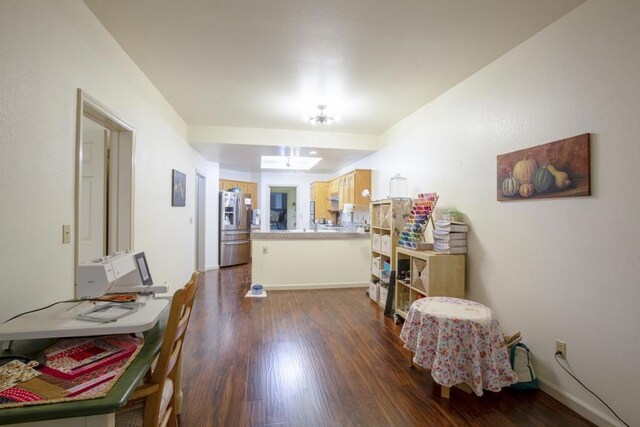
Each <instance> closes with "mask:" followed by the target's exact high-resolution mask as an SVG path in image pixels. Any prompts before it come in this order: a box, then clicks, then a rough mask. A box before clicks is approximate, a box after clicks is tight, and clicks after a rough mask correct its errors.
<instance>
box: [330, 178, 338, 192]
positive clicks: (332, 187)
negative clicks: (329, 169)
mask: <svg viewBox="0 0 640 427" xmlns="http://www.w3.org/2000/svg"><path fill="white" fill-rule="evenodd" d="M339 191H340V184H339V179H338V178H335V179H332V180H331V181H329V195H331V194H338V192H339Z"/></svg>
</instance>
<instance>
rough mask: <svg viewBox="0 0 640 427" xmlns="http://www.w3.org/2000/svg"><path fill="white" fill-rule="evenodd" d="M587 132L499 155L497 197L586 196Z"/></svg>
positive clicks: (588, 160) (504, 198)
mask: <svg viewBox="0 0 640 427" xmlns="http://www.w3.org/2000/svg"><path fill="white" fill-rule="evenodd" d="M589 142H590V138H589V134H588V133H585V134H582V135H578V136H574V137H571V138H566V139H561V140H559V141H554V142H550V143H548V144H542V145H536V146H535V147H531V148H525V149H523V150H518V151H513V152H511V153H506V154H500V155H498V157H497V165H498V182H497V190H498V200H499V201H502V202H504V201H510V200H523V199H542V198H550V197H573V196H589V195H590V194H591V182H590V180H591V178H590V163H591V156H590V153H589Z"/></svg>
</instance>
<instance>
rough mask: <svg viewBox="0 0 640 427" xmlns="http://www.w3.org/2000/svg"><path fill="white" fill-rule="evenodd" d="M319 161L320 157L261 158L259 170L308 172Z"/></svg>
mask: <svg viewBox="0 0 640 427" xmlns="http://www.w3.org/2000/svg"><path fill="white" fill-rule="evenodd" d="M320 160H322V157H298V156H262V157H261V161H260V168H262V169H286V170H309V169H311V168H312V167H314V166H315V165H316V163H318V162H319V161H320Z"/></svg>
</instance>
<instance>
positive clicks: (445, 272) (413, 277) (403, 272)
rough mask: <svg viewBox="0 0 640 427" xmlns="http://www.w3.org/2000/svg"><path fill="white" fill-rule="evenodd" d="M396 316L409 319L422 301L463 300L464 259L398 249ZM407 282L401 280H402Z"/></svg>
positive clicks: (456, 256) (462, 256)
mask: <svg viewBox="0 0 640 427" xmlns="http://www.w3.org/2000/svg"><path fill="white" fill-rule="evenodd" d="M395 260H396V263H395V267H394V268H395V270H396V277H398V279H397V280H396V295H395V314H396V315H398V316H400V317H402V318H404V319H406V318H407V312H408V311H409V307H411V304H412V303H413V302H414V301H415V300H417V299H418V298H422V297H455V298H464V281H465V266H464V264H465V256H464V255H446V254H439V253H437V252H433V251H415V250H412V249H407V248H403V247H398V248H396V257H395ZM403 277H404V278H405V279H402V278H403Z"/></svg>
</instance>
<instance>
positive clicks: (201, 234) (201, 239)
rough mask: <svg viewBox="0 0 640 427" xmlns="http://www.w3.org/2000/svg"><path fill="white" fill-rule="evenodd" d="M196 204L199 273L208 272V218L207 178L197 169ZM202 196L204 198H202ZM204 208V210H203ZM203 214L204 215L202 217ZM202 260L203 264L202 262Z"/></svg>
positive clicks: (197, 266) (196, 260) (196, 251)
mask: <svg viewBox="0 0 640 427" xmlns="http://www.w3.org/2000/svg"><path fill="white" fill-rule="evenodd" d="M200 178H202V186H203V188H202V192H201V191H200V180H199V179H200ZM195 188H196V203H195V210H196V213H195V218H196V221H195V222H196V224H195V225H196V226H195V227H194V228H195V234H196V238H195V255H196V256H195V264H196V266H195V268H196V270H199V271H205V270H206V263H207V260H206V247H205V246H206V240H205V236H206V227H207V226H206V217H207V176H206V175H205V174H204V173H202V172H200V171H199V170H198V169H196V173H195ZM200 194H202V198H201V197H200ZM201 208H202V209H201ZM201 213H202V215H201ZM200 258H202V262H200V261H201V260H200Z"/></svg>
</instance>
